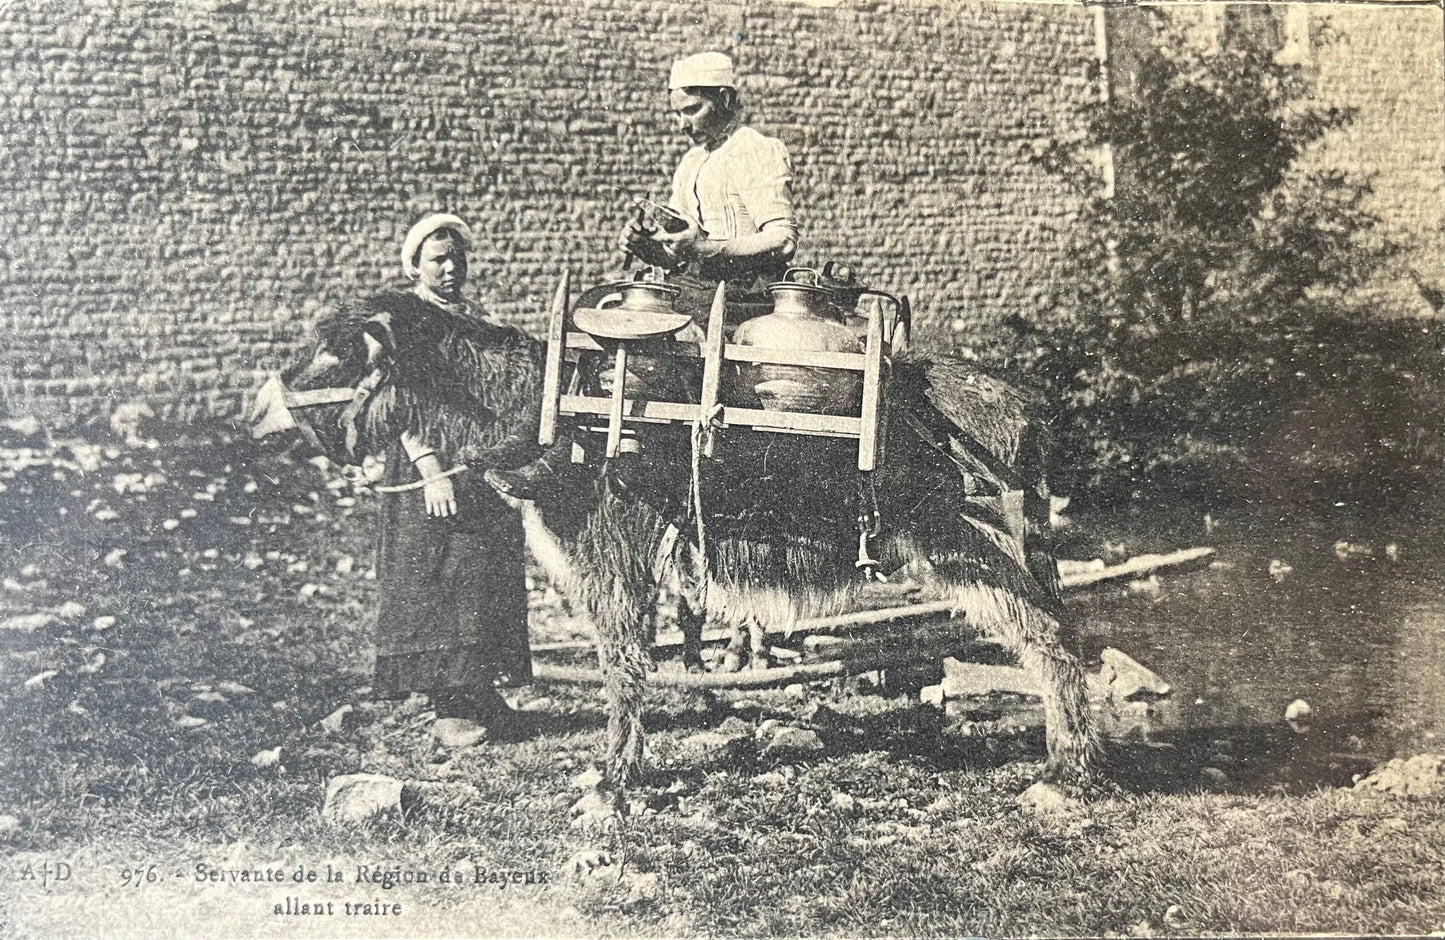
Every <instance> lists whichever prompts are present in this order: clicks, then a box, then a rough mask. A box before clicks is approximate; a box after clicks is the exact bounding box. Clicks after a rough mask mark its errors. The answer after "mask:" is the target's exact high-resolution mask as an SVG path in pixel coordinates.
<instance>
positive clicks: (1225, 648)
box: [1065, 507, 1445, 763]
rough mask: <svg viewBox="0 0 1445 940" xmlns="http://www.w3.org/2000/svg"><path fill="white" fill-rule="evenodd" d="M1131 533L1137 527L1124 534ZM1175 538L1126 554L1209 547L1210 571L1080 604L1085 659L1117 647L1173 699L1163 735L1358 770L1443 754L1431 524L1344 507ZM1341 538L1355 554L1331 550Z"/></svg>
mask: <svg viewBox="0 0 1445 940" xmlns="http://www.w3.org/2000/svg"><path fill="white" fill-rule="evenodd" d="M1130 528H1133V529H1134V530H1135V531H1137V530H1138V529H1140V528H1143V527H1141V526H1140V525H1139V523H1138V522H1137V521H1136V522H1135V523H1134V524H1133V526H1125V527H1121V528H1119V529H1118V530H1117V531H1128V530H1129V529H1130ZM1171 528H1172V529H1173V531H1172V532H1170V533H1168V534H1160V535H1157V536H1155V537H1154V540H1153V541H1149V542H1144V541H1138V542H1137V543H1135V544H1128V545H1127V548H1128V550H1129V551H1130V552H1131V553H1133V552H1135V551H1145V550H1154V551H1158V550H1168V549H1170V548H1184V547H1188V546H1190V545H1212V546H1214V547H1215V548H1217V549H1218V555H1217V556H1216V561H1215V563H1214V564H1213V565H1212V566H1211V567H1210V568H1209V569H1207V570H1203V571H1196V572H1191V573H1180V574H1174V575H1168V574H1166V575H1161V576H1160V578H1159V585H1158V590H1157V592H1154V591H1153V590H1152V587H1153V586H1152V585H1151V586H1149V587H1147V588H1144V589H1143V590H1141V589H1140V588H1141V587H1143V586H1140V585H1136V586H1135V589H1134V591H1133V592H1132V593H1131V592H1130V591H1129V590H1128V589H1126V588H1125V587H1123V586H1118V587H1114V588H1110V589H1105V590H1101V591H1097V592H1095V593H1092V594H1089V595H1086V596H1082V597H1079V598H1077V599H1075V600H1073V601H1071V605H1070V606H1071V608H1072V609H1073V610H1074V611H1075V612H1076V613H1078V614H1079V615H1080V619H1081V634H1082V638H1083V645H1084V651H1085V653H1086V654H1094V653H1097V651H1098V650H1099V649H1101V648H1102V647H1104V646H1113V647H1116V648H1118V649H1120V650H1123V651H1124V652H1125V653H1128V654H1129V655H1130V656H1132V657H1134V658H1135V659H1136V660H1138V661H1140V662H1141V663H1143V664H1144V665H1146V666H1148V667H1150V668H1151V669H1153V670H1154V671H1155V672H1157V673H1159V674H1160V675H1161V676H1162V677H1163V678H1164V679H1165V680H1166V681H1168V682H1169V683H1170V684H1171V685H1172V686H1173V687H1174V691H1173V694H1172V695H1171V696H1170V697H1169V698H1167V699H1165V700H1162V701H1160V702H1158V703H1156V704H1155V705H1154V706H1153V707H1152V709H1151V714H1150V715H1149V722H1150V723H1151V724H1152V725H1153V727H1154V730H1155V731H1156V732H1158V736H1163V737H1166V738H1167V737H1168V736H1170V735H1171V734H1172V735H1173V736H1175V737H1188V736H1189V735H1190V734H1193V735H1194V736H1195V737H1198V738H1208V737H1213V738H1215V739H1218V738H1220V737H1228V736H1230V735H1236V736H1237V735H1239V734H1240V733H1241V732H1244V733H1246V736H1247V735H1248V734H1250V733H1254V734H1256V735H1263V737H1258V738H1257V739H1258V740H1273V741H1276V742H1277V741H1279V740H1280V739H1281V736H1282V737H1283V738H1284V739H1289V738H1290V737H1291V736H1293V737H1294V738H1295V739H1296V740H1295V744H1294V745H1293V746H1292V749H1293V750H1295V751H1298V752H1300V754H1301V755H1303V754H1305V753H1312V754H1314V755H1315V756H1316V757H1318V756H1320V755H1333V756H1335V757H1342V758H1356V759H1358V761H1359V762H1361V763H1377V762H1379V761H1381V760H1385V759H1388V758H1391V757H1397V756H1409V755H1412V754H1417V753H1422V752H1432V753H1441V752H1445V544H1442V541H1441V540H1440V539H1439V538H1438V533H1439V531H1440V530H1439V527H1438V525H1437V524H1435V523H1433V522H1431V521H1429V520H1427V519H1424V518H1419V517H1416V518H1411V519H1404V520H1400V521H1396V522H1391V521H1387V520H1385V519H1383V518H1380V517H1375V516H1371V515H1370V514H1368V513H1364V512H1360V513H1358V514H1356V515H1352V514H1351V513H1350V512H1349V510H1348V507H1346V508H1344V509H1336V510H1333V511H1332V512H1331V513H1330V514H1328V515H1327V514H1325V513H1319V512H1309V511H1300V510H1297V509H1288V510H1284V511H1272V512H1265V511H1255V512H1253V513H1234V514H1229V515H1225V516H1223V517H1222V518H1219V519H1218V524H1217V525H1216V526H1215V527H1214V529H1213V531H1212V532H1210V533H1208V534H1205V532H1204V530H1203V525H1202V518H1201V517H1199V516H1194V517H1193V518H1192V520H1191V521H1190V522H1188V523H1185V524H1183V525H1178V524H1176V525H1174V526H1172V527H1171ZM1155 529H1156V531H1157V527H1155ZM1341 540H1344V541H1348V542H1349V543H1350V544H1349V546H1348V548H1346V547H1341V549H1340V551H1338V552H1337V550H1336V543H1337V542H1339V541H1341ZM1126 541H1127V539H1126ZM1392 544H1393V545H1394V546H1395V548H1394V549H1389V548H1388V546H1390V545H1392ZM1065 554H1068V553H1065ZM1341 555H1344V556H1345V557H1343V558H1342V557H1340V556H1341ZM1390 555H1394V556H1395V557H1394V558H1393V559H1392V558H1391V557H1389V556H1390ZM1271 562H1278V563H1277V564H1276V565H1275V566H1274V569H1275V572H1276V573H1277V577H1275V576H1272V575H1271ZM1279 563H1282V564H1283V565H1288V566H1289V568H1290V569H1292V570H1289V571H1284V570H1282V567H1281V564H1279ZM1296 699H1302V700H1304V701H1305V702H1308V703H1309V705H1310V707H1311V709H1312V711H1313V718H1312V720H1311V721H1310V722H1309V723H1308V724H1307V725H1296V726H1291V725H1289V724H1288V723H1286V722H1285V720H1284V719H1285V710H1286V708H1287V707H1288V706H1289V705H1290V703H1291V702H1293V701H1294V700H1296Z"/></svg>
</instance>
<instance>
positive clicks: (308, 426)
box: [253, 283, 1100, 800]
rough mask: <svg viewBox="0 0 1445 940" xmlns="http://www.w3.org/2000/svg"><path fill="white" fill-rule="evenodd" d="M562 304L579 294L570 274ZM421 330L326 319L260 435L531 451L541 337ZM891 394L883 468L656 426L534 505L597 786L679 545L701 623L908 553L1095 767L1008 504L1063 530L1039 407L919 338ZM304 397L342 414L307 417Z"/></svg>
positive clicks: (1073, 749)
mask: <svg viewBox="0 0 1445 940" xmlns="http://www.w3.org/2000/svg"><path fill="white" fill-rule="evenodd" d="M554 304H555V305H557V308H558V309H560V308H561V307H563V306H565V304H566V285H565V283H564V285H563V287H562V289H561V290H559V291H558V294H557V298H556V300H555V301H554ZM426 330H427V328H426V327H425V326H424V325H423V324H420V323H411V322H407V321H406V320H405V319H402V318H397V317H395V316H390V317H381V318H377V317H372V318H367V317H365V316H361V315H358V314H355V313H345V312H343V313H340V314H336V315H332V316H329V317H327V318H326V319H324V320H323V321H321V322H320V323H319V324H318V325H317V327H316V331H315V332H316V341H315V343H314V344H313V345H312V346H311V347H310V349H309V351H308V352H307V353H306V354H305V355H304V356H303V358H302V359H301V360H300V361H299V362H298V363H297V364H296V365H295V366H293V367H292V368H291V369H289V370H287V371H286V372H285V373H284V374H283V375H281V376H277V377H273V378H272V380H271V381H270V382H268V383H267V385H266V386H265V387H264V388H263V389H262V391H261V392H260V393H258V395H257V399H256V403H255V408H254V414H255V421H254V424H253V434H255V435H256V436H257V437H260V436H263V435H264V434H267V433H272V432H274V431H277V430H282V429H285V428H288V427H299V428H300V429H301V430H302V431H303V433H304V435H305V436H306V437H307V439H308V440H309V441H311V443H312V444H313V445H314V446H316V447H318V448H321V449H322V450H323V451H325V452H327V453H328V454H329V456H332V457H333V458H335V459H339V460H342V461H350V462H358V461H359V460H360V458H361V456H362V455H364V454H366V453H369V452H372V451H375V450H380V449H382V448H383V447H384V446H385V443H386V442H387V441H390V440H395V439H396V436H397V435H399V434H401V433H403V432H407V431H409V432H411V433H413V434H416V435H418V436H420V437H422V438H423V439H431V440H439V439H443V438H445V439H446V440H447V441H449V442H453V443H454V444H455V450H456V452H458V453H460V454H461V455H462V460H463V462H464V463H465V465H466V467H468V468H469V469H468V470H467V471H466V472H469V473H477V474H480V473H483V472H484V470H485V469H488V468H503V469H512V468H515V467H518V466H521V465H522V464H523V463H525V462H526V461H527V460H529V459H531V458H532V457H533V456H535V454H536V453H537V452H538V450H539V448H537V446H536V444H535V441H536V439H537V438H536V433H537V427H538V424H539V416H540V413H541V378H542V362H543V355H542V354H543V349H542V347H541V344H539V343H538V342H537V341H535V340H533V339H532V338H531V337H529V336H527V335H526V334H524V333H522V332H521V331H519V330H516V329H513V328H509V327H503V326H498V325H496V324H493V323H487V322H482V321H478V322H475V323H468V324H463V325H461V326H459V327H458V328H457V329H456V330H454V331H453V332H452V333H451V334H450V335H449V336H448V337H447V338H445V339H443V338H442V337H438V336H432V335H425V334H426ZM888 400H889V407H888V408H887V410H886V419H885V424H886V427H885V428H884V431H885V440H886V442H887V444H886V453H885V456H884V459H883V460H882V461H881V466H880V468H879V469H878V470H876V471H874V472H873V473H872V474H870V475H867V478H866V479H865V478H864V475H860V474H859V473H858V471H857V470H856V469H854V467H855V455H854V453H853V450H852V447H851V444H844V443H842V442H839V441H834V440H829V439H825V438H814V437H791V436H785V435H781V434H769V433H765V432H751V431H750V432H745V433H742V434H736V435H730V436H726V437H724V438H723V439H722V441H721V443H720V445H719V446H718V447H717V448H716V449H715V459H701V458H699V457H698V456H697V453H698V452H697V450H696V441H695V439H693V438H692V437H690V432H689V429H688V428H685V427H682V426H658V427H656V428H655V429H653V430H648V431H646V432H641V433H640V434H639V437H640V441H641V452H640V453H626V454H623V455H621V456H620V457H618V458H615V459H613V460H608V461H599V460H596V459H595V458H593V459H592V462H591V463H590V464H589V466H588V469H587V471H586V472H585V473H583V474H581V480H580V482H578V483H576V484H574V485H573V486H571V487H569V488H568V489H567V490H566V491H564V492H561V493H558V494H555V495H551V496H545V497H539V498H538V500H537V502H536V503H534V504H524V511H525V512H526V513H527V515H528V519H529V522H530V523H531V525H529V539H530V544H532V546H533V550H534V552H536V553H537V554H538V555H539V558H541V559H542V560H543V562H544V564H545V565H547V566H548V567H549V568H550V569H551V571H552V573H553V574H554V576H555V577H557V578H558V580H559V581H560V586H561V588H562V590H563V592H564V593H565V594H566V595H567V596H568V598H569V600H570V601H571V602H572V603H573V604H574V605H575V606H576V607H577V608H578V609H580V610H583V611H585V613H586V614H587V615H588V617H589V618H590V619H591V621H592V623H593V624H594V625H595V627H596V629H597V631H598V653H599V659H600V662H601V667H602V671H603V684H604V695H605V699H606V702H607V705H608V713H609V718H608V735H607V746H606V753H605V756H604V758H603V760H602V764H601V768H602V776H603V784H602V787H601V789H603V790H604V792H606V793H608V794H610V795H611V798H612V799H614V800H620V798H621V797H620V794H621V793H622V792H623V790H624V789H625V788H626V787H627V786H628V785H630V784H633V783H635V782H636V781H637V780H638V779H639V777H640V775H641V773H642V769H643V726H642V705H643V696H644V693H645V689H646V685H647V675H648V672H649V669H650V668H651V658H650V654H649V650H648V641H649V635H650V633H649V628H650V626H651V620H650V618H651V617H652V616H653V614H654V608H655V606H656V598H657V596H658V579H659V566H658V565H657V564H655V561H656V559H657V558H658V557H659V553H660V552H661V553H663V554H667V553H668V552H669V549H668V548H667V546H669V545H672V546H674V547H673V548H672V549H671V552H670V554H671V557H672V558H673V560H674V562H675V563H676V564H677V565H678V566H679V568H680V570H682V571H683V572H684V573H685V574H686V575H688V576H687V577H685V578H684V583H685V584H688V585H689V589H688V590H686V591H684V603H683V604H681V605H680V606H681V610H680V612H679V617H680V619H681V620H682V621H683V622H682V623H681V624H680V625H681V626H682V627H683V631H684V634H685V635H687V636H689V637H696V636H697V635H699V634H700V632H701V624H702V622H703V620H704V619H711V620H715V621H721V622H724V623H728V624H731V625H734V626H742V627H745V628H752V631H753V634H754V635H756V634H757V633H758V632H759V631H758V630H757V629H756V628H757V627H758V625H759V624H761V623H768V624H769V625H770V626H775V627H782V628H784V629H786V628H788V627H789V626H791V625H792V624H794V623H796V622H797V621H799V620H801V619H803V618H807V617H817V616H824V615H827V614H830V613H836V612H839V611H841V610H844V609H846V608H847V607H848V606H849V605H850V604H851V603H852V602H853V601H854V600H856V598H857V597H858V595H860V594H861V593H862V592H863V591H864V590H865V586H864V581H863V579H862V578H860V577H859V575H858V570H859V563H860V558H861V557H862V556H868V555H870V553H871V557H868V558H867V559H866V560H867V561H868V562H870V563H871V564H870V565H869V568H870V570H871V568H872V567H873V566H876V568H877V569H878V570H881V571H893V570H897V569H903V568H906V569H907V570H908V572H909V574H910V576H911V577H913V578H916V579H918V580H921V581H923V582H924V584H925V587H926V589H927V590H929V591H930V593H931V594H933V595H935V596H937V597H939V598H941V599H945V600H948V601H951V602H952V604H953V606H954V607H955V608H956V609H958V610H962V611H964V612H966V615H967V617H968V620H969V622H970V625H971V626H972V627H973V628H975V629H978V630H981V631H983V632H985V633H987V634H991V635H992V637H993V638H994V639H996V640H998V641H999V642H1001V643H1003V644H1004V645H1005V646H1006V647H1008V648H1010V649H1011V650H1012V651H1013V652H1015V653H1016V654H1017V655H1018V656H1019V658H1020V660H1021V662H1022V663H1023V664H1024V665H1025V667H1026V668H1029V669H1031V670H1032V671H1033V672H1034V673H1035V674H1036V675H1037V676H1038V677H1039V679H1040V680H1041V681H1040V685H1041V687H1042V690H1043V701H1044V712H1045V722H1046V740H1047V749H1048V768H1047V772H1048V773H1049V775H1050V776H1052V777H1054V778H1065V779H1070V778H1071V779H1078V778H1082V777H1088V776H1090V775H1092V773H1093V772H1094V770H1095V769H1096V764H1097V761H1098V760H1099V756H1100V748H1099V743H1098V739H1097V736H1096V733H1095V729H1094V727H1093V723H1092V721H1091V719H1090V714H1089V707H1088V701H1087V697H1086V692H1085V684H1084V680H1083V671H1082V668H1081V664H1080V662H1079V660H1078V658H1077V656H1076V655H1075V654H1074V652H1073V651H1072V650H1071V648H1070V647H1071V646H1072V642H1073V637H1072V635H1071V633H1070V631H1069V629H1068V626H1067V624H1068V620H1067V619H1066V617H1065V614H1064V611H1063V606H1062V604H1061V602H1060V599H1059V584H1058V577H1057V571H1056V568H1055V563H1054V558H1053V556H1052V554H1051V553H1050V552H1049V551H1048V550H1047V549H1033V548H1031V549H1030V550H1028V551H1020V550H1019V546H1020V544H1022V543H1021V541H1019V540H1015V539H1012V538H1011V537H1010V536H1009V534H1008V532H1007V529H1008V527H1007V526H1006V525H1005V523H1004V520H1003V519H1002V518H1001V515H1000V512H999V508H998V504H999V502H1000V500H999V499H998V498H997V495H998V494H999V493H1001V492H1002V491H1003V490H1004V489H1006V488H1014V487H1021V488H1023V490H1024V493H1025V511H1026V515H1027V516H1028V518H1029V519H1030V527H1031V528H1032V529H1034V530H1035V531H1041V530H1042V529H1044V528H1046V527H1047V522H1048V506H1049V500H1048V493H1047V488H1046V486H1045V483H1044V477H1045V470H1046V459H1047V452H1046V446H1045V443H1046V442H1045V440H1044V436H1043V435H1042V433H1041V432H1040V431H1039V428H1040V424H1039V423H1038V422H1035V421H1033V420H1031V418H1030V410H1031V404H1030V402H1029V401H1028V400H1027V399H1026V397H1025V396H1024V395H1023V394H1022V393H1021V392H1020V391H1019V390H1017V389H1016V388H1014V387H1012V386H1010V385H1008V384H1005V383H1003V382H1001V381H998V380H996V379H993V378H991V377H989V376H987V375H985V374H983V373H981V372H979V371H978V370H976V369H974V368H972V367H970V366H969V365H968V364H966V363H964V362H962V361H960V360H957V359H954V358H950V357H946V356H924V355H918V354H904V355H900V356H897V357H895V358H894V360H893V362H892V363H891V372H890V376H889V379H888ZM298 405H300V406H309V405H326V406H330V407H332V408H333V409H336V408H339V409H340V410H341V417H340V420H339V421H337V420H321V421H316V422H311V421H309V420H308V419H307V418H306V417H305V415H304V414H303V413H301V412H300V411H293V410H292V409H293V408H295V407H296V406H298ZM593 450H595V448H593ZM699 523H701V524H699ZM860 528H861V529H863V530H864V531H865V533H866V534H867V535H868V536H870V537H869V538H865V539H864V540H863V541H864V544H863V546H862V548H863V550H862V551H860V544H859V542H860V539H859V533H860ZM678 532H682V533H684V536H683V537H680V538H679V537H678V535H677V533H678ZM1030 541H1031V542H1032V541H1037V540H1036V539H1035V540H1030ZM753 645H754V647H755V648H756V647H757V645H758V644H757V643H756V642H755V643H754V644H753ZM691 652H692V654H693V656H692V658H693V661H694V662H695V661H696V655H695V654H696V647H695V646H693V647H692V650H691Z"/></svg>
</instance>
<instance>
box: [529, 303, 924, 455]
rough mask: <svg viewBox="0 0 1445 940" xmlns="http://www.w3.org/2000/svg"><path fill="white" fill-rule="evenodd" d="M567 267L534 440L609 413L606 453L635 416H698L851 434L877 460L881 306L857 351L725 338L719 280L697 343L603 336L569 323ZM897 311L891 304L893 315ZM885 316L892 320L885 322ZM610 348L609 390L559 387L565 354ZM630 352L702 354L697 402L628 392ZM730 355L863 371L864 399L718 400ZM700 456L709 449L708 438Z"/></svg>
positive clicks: (888, 327) (886, 333) (671, 419)
mask: <svg viewBox="0 0 1445 940" xmlns="http://www.w3.org/2000/svg"><path fill="white" fill-rule="evenodd" d="M570 287H571V277H570V275H564V276H563V278H562V283H561V284H560V285H559V286H558V288H557V293H556V295H555V296H554V297H553V301H552V309H551V316H550V319H549V322H548V328H547V360H546V370H545V372H544V377H543V401H542V422H541V430H540V433H539V434H538V440H539V442H540V443H541V444H543V445H544V446H547V445H550V444H552V443H553V442H554V441H555V440H556V437H557V424H558V421H559V420H560V418H561V417H562V416H564V415H565V416H577V417H582V416H597V417H606V419H607V425H606V431H607V448H606V455H607V456H608V457H609V458H610V457H615V456H617V455H618V454H619V453H620V452H621V447H622V432H623V427H624V425H626V424H632V423H642V424H647V423H652V424H658V423H664V424H665V423H685V424H692V423H694V422H696V421H699V420H702V421H704V422H711V423H713V424H716V425H720V426H722V427H743V428H751V429H753V430H758V431H772V432H776V433H782V434H811V435H822V436H826V437H840V438H851V439H855V440H857V441H858V469H859V470H864V471H868V470H873V469H875V468H876V467H877V465H878V454H879V449H880V447H879V443H880V442H879V415H880V413H881V409H882V403H883V364H884V357H885V355H886V354H887V353H888V352H889V349H890V341H891V340H892V338H893V333H894V329H895V328H896V322H893V319H892V318H889V317H887V316H885V311H884V310H883V309H881V308H880V309H879V311H878V313H877V314H876V315H875V316H872V317H869V320H868V329H867V332H866V334H865V336H864V343H863V351H862V352H861V353H842V352H821V351H807V350H797V349H778V348H772V347H765V346H743V345H739V344H735V343H729V342H727V339H726V334H725V332H724V309H725V307H726V301H727V286H726V284H719V285H718V287H717V292H716V293H715V294H714V295H713V301H712V308H711V309H710V310H709V312H708V320H707V337H706V339H705V340H704V341H703V342H701V343H695V342H686V341H680V340H675V339H672V338H661V339H659V338H639V339H623V340H617V339H607V340H599V339H598V338H597V337H594V336H592V335H589V334H587V333H584V332H580V331H578V330H575V329H573V328H572V323H571V315H570V309H569V292H570ZM898 313H899V311H897V310H895V311H894V315H895V317H896V316H897V315H898ZM885 320H889V321H890V322H888V323H885ZM607 352H611V354H612V356H613V359H614V366H615V369H616V372H615V375H616V380H615V381H614V384H613V389H612V394H611V396H609V397H602V396H595V395H583V394H579V393H578V391H577V389H576V387H575V383H574V387H573V388H571V389H568V390H566V391H565V392H564V390H563V388H562V371H563V363H564V362H573V363H575V362H576V361H577V359H578V357H579V356H580V355H582V354H584V353H607ZM632 353H641V354H646V355H651V356H657V357H659V358H667V357H682V358H692V359H701V360H702V362H703V373H702V388H701V390H700V395H699V402H698V403H697V404H692V403H690V402H669V401H652V400H648V399H642V398H629V397H628V396H627V389H626V374H627V359H628V356H629V355H631V354H632ZM727 362H745V363H767V364H773V365H785V366H809V367H814V368H823V369H839V370H845V371H852V372H858V373H861V374H862V386H863V389H862V390H863V394H862V402H861V405H860V408H859V412H858V414H856V415H830V414H818V413H815V412H808V411H774V410H765V409H760V408H739V407H734V406H731V405H721V404H720V396H721V393H722V378H723V365H724V363H727ZM704 455H705V456H709V457H710V456H712V454H711V438H709V443H708V447H707V450H706V451H705V452H704Z"/></svg>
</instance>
